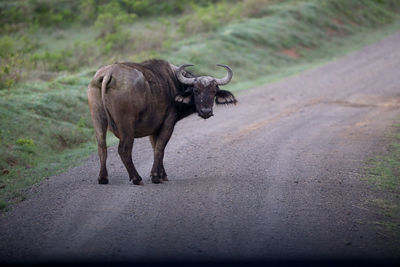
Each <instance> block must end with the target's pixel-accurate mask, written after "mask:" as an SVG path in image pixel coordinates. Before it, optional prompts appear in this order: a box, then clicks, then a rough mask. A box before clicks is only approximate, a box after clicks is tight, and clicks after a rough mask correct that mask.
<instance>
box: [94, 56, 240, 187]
mask: <svg viewBox="0 0 400 267" xmlns="http://www.w3.org/2000/svg"><path fill="white" fill-rule="evenodd" d="M188 66H193V65H190V64H184V65H181V66H179V67H177V66H174V65H172V64H169V63H168V62H166V61H163V60H149V61H145V62H142V63H140V64H139V63H130V62H124V63H115V64H112V65H107V66H104V67H101V68H100V69H99V70H98V71H97V72H96V74H95V75H94V77H93V79H92V81H91V82H90V84H89V86H88V91H87V93H88V102H89V107H90V112H91V115H92V122H93V126H94V128H95V131H96V138H97V143H98V152H99V157H100V164H101V166H100V173H99V177H98V181H99V183H100V184H107V183H108V173H107V168H106V160H107V146H106V133H107V129H109V130H110V131H111V132H113V133H114V134H115V136H116V137H118V138H119V140H120V141H119V146H118V153H119V155H120V157H121V160H122V162H123V163H124V165H125V167H126V169H127V171H128V173H129V179H130V180H131V181H132V182H133V184H135V185H139V184H143V182H142V178H141V177H140V175H139V174H138V172H137V171H136V168H135V166H134V165H133V162H132V147H133V141H134V138H138V137H144V136H150V142H151V144H152V147H153V151H154V162H153V167H152V169H151V181H152V182H153V183H162V182H163V181H167V180H168V179H167V174H166V173H165V170H164V164H163V158H164V149H165V146H166V145H167V143H168V141H169V139H170V137H171V134H172V131H173V130H174V126H175V124H176V122H177V121H179V120H180V119H182V118H184V117H186V116H188V115H190V114H192V113H195V112H197V114H198V115H199V116H200V117H202V118H204V119H207V118H209V117H210V116H212V115H213V104H214V99H215V102H216V104H235V103H236V102H237V101H236V99H235V97H234V96H233V94H232V93H230V92H229V91H226V90H221V89H220V88H219V86H221V85H225V84H227V83H229V82H230V80H231V79H232V75H233V72H232V70H231V68H230V67H228V66H226V65H221V64H218V65H217V66H221V67H223V68H225V69H226V70H227V74H226V76H225V77H224V78H222V79H217V78H214V77H211V76H195V75H193V74H192V73H191V72H189V71H186V70H185V67H188Z"/></svg>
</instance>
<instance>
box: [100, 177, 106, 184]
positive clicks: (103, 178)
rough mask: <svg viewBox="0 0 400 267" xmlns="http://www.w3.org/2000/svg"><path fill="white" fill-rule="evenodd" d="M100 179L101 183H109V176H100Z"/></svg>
mask: <svg viewBox="0 0 400 267" xmlns="http://www.w3.org/2000/svg"><path fill="white" fill-rule="evenodd" d="M98 181H99V184H108V178H106V177H99V179H98Z"/></svg>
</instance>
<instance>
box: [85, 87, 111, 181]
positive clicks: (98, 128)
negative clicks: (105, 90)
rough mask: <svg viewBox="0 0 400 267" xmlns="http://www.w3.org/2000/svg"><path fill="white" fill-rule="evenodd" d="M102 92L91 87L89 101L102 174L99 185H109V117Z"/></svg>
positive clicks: (100, 174)
mask: <svg viewBox="0 0 400 267" xmlns="http://www.w3.org/2000/svg"><path fill="white" fill-rule="evenodd" d="M100 99H101V98H100V90H99V89H98V88H96V87H93V86H90V87H89V90H88V100H89V106H90V113H91V115H92V122H93V127H94V130H95V132H96V139H97V151H98V153H99V158H100V173H99V177H98V181H99V184H108V172H107V167H106V161H107V143H106V136H107V125H108V123H107V117H106V114H105V111H104V108H103V105H102V103H101V100H100Z"/></svg>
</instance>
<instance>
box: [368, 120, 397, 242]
mask: <svg viewBox="0 0 400 267" xmlns="http://www.w3.org/2000/svg"><path fill="white" fill-rule="evenodd" d="M394 127H395V131H394V133H393V134H391V135H390V136H389V139H390V140H391V143H390V144H389V145H388V147H387V151H386V152H385V153H384V154H382V155H379V156H375V157H374V158H371V159H370V160H368V161H367V162H366V171H365V172H366V174H365V177H364V180H365V181H367V182H368V183H369V184H371V185H372V186H373V188H374V190H375V191H376V193H377V195H378V196H379V197H377V198H374V199H372V200H370V204H371V206H373V207H375V208H377V209H378V210H379V212H380V214H381V215H382V219H381V220H380V221H377V222H375V224H377V225H379V226H381V227H383V228H384V229H385V230H388V231H389V232H391V233H392V234H394V235H395V236H397V237H399V238H400V124H397V125H395V126H394Z"/></svg>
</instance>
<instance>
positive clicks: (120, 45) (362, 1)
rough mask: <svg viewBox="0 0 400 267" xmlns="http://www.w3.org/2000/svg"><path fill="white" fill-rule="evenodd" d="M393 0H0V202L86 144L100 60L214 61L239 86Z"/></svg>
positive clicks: (311, 58)
mask: <svg viewBox="0 0 400 267" xmlns="http://www.w3.org/2000/svg"><path fill="white" fill-rule="evenodd" d="M399 9H400V2H399V1H397V0H374V1H371V0H332V1H319V0H308V1H307V0H242V1H239V0H229V1H228V0H226V1H223V0H222V1H218V0H202V1H185V0H166V1H156V0H141V1H130V0H85V1H67V0H57V1H50V0H15V1H4V0H0V122H1V128H0V208H2V207H3V208H4V207H6V202H8V201H9V200H10V199H20V198H21V191H20V188H25V187H26V186H28V185H30V184H32V183H35V182H37V181H39V180H40V179H42V178H43V177H46V176H48V175H50V174H53V173H55V172H57V171H61V170H63V169H64V168H65V167H67V166H68V165H70V164H72V163H73V162H74V161H75V162H76V160H77V159H79V158H82V157H84V156H86V155H88V154H89V153H90V152H91V151H93V150H94V144H95V142H94V134H93V130H92V127H91V122H90V116H89V111H88V107H87V98H86V87H87V84H88V82H89V80H90V78H91V76H93V74H94V71H95V70H96V68H97V67H98V66H100V65H104V64H108V63H113V62H115V61H127V60H129V61H141V60H144V59H148V58H152V57H159V58H164V59H166V60H168V61H170V62H172V63H174V64H182V63H193V64H195V65H196V68H197V69H196V71H197V72H200V73H209V72H210V71H213V73H215V75H216V76H217V75H221V76H222V75H224V71H223V70H220V68H215V69H210V68H211V67H212V66H214V65H215V64H216V63H223V64H228V65H230V66H232V67H233V69H234V71H235V76H234V80H233V82H232V84H231V85H229V86H230V89H231V90H232V89H233V90H239V89H243V88H246V87H249V86H250V85H254V84H257V83H261V82H263V81H265V77H277V75H287V74H290V73H293V72H295V71H298V70H299V67H296V66H301V67H300V69H301V68H304V66H306V65H307V66H309V65H308V64H310V62H311V64H315V62H320V60H324V59H325V60H326V59H327V58H331V57H332V56H334V55H337V53H338V50H337V49H332V48H336V47H339V46H341V45H343V44H345V43H346V42H347V44H349V43H353V42H352V41H354V40H357V42H356V43H358V44H359V45H361V44H363V43H364V44H365V42H368V40H369V41H371V38H372V39H373V38H378V37H377V36H381V35H382V34H384V32H381V33H380V34H381V35H379V34H371V32H372V31H373V29H382V27H383V25H389V24H390V23H394V22H396V21H398V17H397V15H396V12H397V11H398V10H399ZM366 33H368V34H366ZM357 36H362V37H360V38H359V39H352V38H357ZM367 36H368V38H370V39H366V40H365V38H366V37H367ZM344 37H346V38H344ZM346 40H348V41H346ZM347 47H349V45H347ZM282 73H283V74H282Z"/></svg>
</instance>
